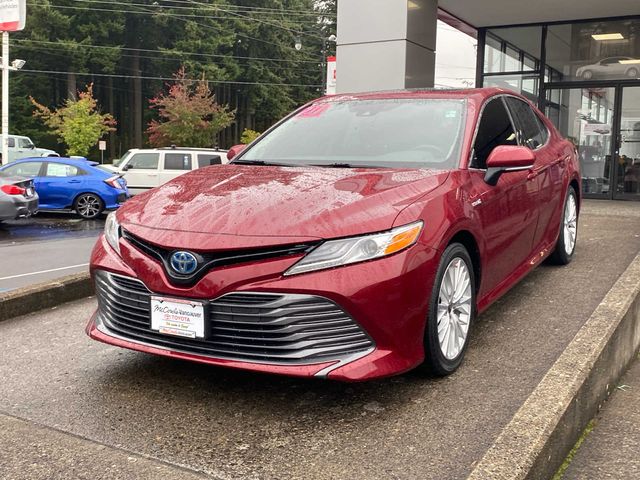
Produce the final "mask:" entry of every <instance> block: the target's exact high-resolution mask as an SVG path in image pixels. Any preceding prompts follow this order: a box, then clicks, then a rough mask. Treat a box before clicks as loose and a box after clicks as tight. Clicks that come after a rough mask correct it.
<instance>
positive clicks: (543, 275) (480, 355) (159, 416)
mask: <svg viewBox="0 0 640 480" xmlns="http://www.w3.org/2000/svg"><path fill="white" fill-rule="evenodd" d="M583 213H584V214H583V216H582V219H581V226H580V240H579V245H578V251H577V257H576V259H575V261H574V262H573V263H572V264H571V265H570V266H569V267H566V268H560V267H553V266H548V265H543V266H541V267H540V268H538V269H537V270H536V271H534V272H533V273H532V274H530V275H529V276H528V277H527V278H526V279H524V280H523V281H522V282H521V283H520V285H518V286H517V287H516V288H515V289H514V290H512V291H511V292H510V293H509V294H507V295H506V296H505V297H504V298H503V299H502V300H500V301H499V302H498V303H497V304H495V305H494V306H493V307H492V308H491V309H490V310H489V311H488V312H486V313H485V314H483V315H482V317H481V318H480V319H479V321H478V323H477V324H476V326H475V330H474V331H473V337H472V342H471V345H470V349H469V351H468V356H467V359H466V361H465V363H464V364H463V366H462V368H461V369H460V370H459V371H458V372H456V373H455V374H454V375H452V376H450V377H448V378H445V379H435V378H430V377H428V376H425V375H423V374H421V373H419V372H411V373H408V374H405V375H402V376H400V377H396V378H391V379H387V380H381V381H376V382H369V383H362V384H352V385H349V384H339V383H333V382H327V381H319V380H299V379H290V378H285V377H275V376H268V375H260V374H254V373H247V372H239V371H233V370H227V369H221V368H213V367H207V366H202V365H195V364H191V363H187V362H182V361H175V360H169V359H164V358H159V357H153V356H148V355H145V354H141V353H136V352H131V351H125V350H121V349H118V348H115V347H110V346H107V345H102V344H99V343H96V342H93V341H91V340H89V339H88V338H87V337H86V336H85V334H84V332H83V328H84V326H85V324H86V322H87V320H88V318H89V316H90V314H91V313H92V311H93V309H94V308H95V301H94V299H87V300H83V301H79V302H75V303H72V304H69V305H66V306H62V307H59V308H57V309H54V310H50V311H46V312H42V313H36V314H32V315H29V316H26V317H22V318H17V319H13V320H10V321H7V322H4V323H0V355H2V361H1V362H0V378H2V379H3V382H2V387H1V388H0V431H3V429H4V431H5V433H4V434H0V442H1V444H2V445H1V448H0V451H5V452H21V454H20V455H17V456H10V455H6V456H4V458H0V467H1V468H2V469H3V470H4V471H5V472H7V473H6V476H7V478H16V479H18V478H69V477H65V474H67V475H68V474H69V472H73V474H74V475H73V476H72V478H76V477H81V478H110V477H109V475H108V474H105V470H104V468H106V467H105V462H106V463H107V464H108V465H110V467H109V468H113V469H116V468H119V470H118V471H120V472H124V473H123V474H122V475H121V476H119V477H118V478H163V479H169V478H176V479H178V478H186V473H185V471H184V470H183V468H185V467H186V468H188V469H190V470H193V471H194V472H204V473H205V474H208V475H210V476H211V477H213V478H219V479H303V478H304V479H347V478H363V479H369V478H371V479H378V478H379V479H414V478H415V479H418V478H420V479H462V478H465V477H466V476H467V474H468V473H469V472H470V471H471V469H472V467H473V465H474V463H475V462H477V461H478V460H479V459H480V458H481V457H482V455H483V454H484V452H485V451H486V450H487V449H488V448H489V447H490V445H491V444H492V442H493V441H494V439H495V438H496V437H497V435H498V434H499V432H500V430H501V429H502V427H503V426H504V425H506V423H508V421H509V420H510V419H511V417H512V416H513V414H514V413H515V412H516V411H517V409H518V408H519V407H520V405H521V404H522V403H523V401H524V400H525V399H526V398H527V396H528V395H529V394H530V392H531V391H532V390H533V389H534V388H535V386H536V385H537V383H538V382H539V381H540V380H541V379H542V377H543V376H544V374H545V373H546V371H547V370H548V369H549V368H550V367H551V365H552V364H553V363H554V361H555V360H556V358H557V357H558V356H559V355H560V353H561V352H562V350H563V349H564V348H565V346H566V345H567V344H568V343H569V342H570V341H571V339H572V338H573V336H574V335H575V333H576V332H577V330H578V329H579V328H580V327H581V326H582V325H583V324H584V322H585V321H586V320H587V318H588V317H589V315H590V314H591V313H592V312H593V310H594V309H595V308H596V306H597V305H598V303H599V302H600V300H601V299H602V298H603V297H604V295H605V294H606V293H607V291H608V290H609V288H610V287H611V286H612V285H613V283H614V282H615V280H616V279H617V278H618V276H619V275H620V273H622V271H624V269H625V268H626V266H627V265H628V264H629V263H630V261H631V260H632V259H633V258H634V257H635V255H636V254H637V253H638V252H639V251H640V208H638V205H637V204H630V203H620V204H614V203H610V202H608V203H600V204H598V203H595V202H588V204H587V205H586V207H585V211H584V212H583ZM47 427H48V428H47ZM11 432H14V433H11ZM67 434H71V435H67ZM33 439H38V440H37V441H36V440H33ZM63 440H66V441H67V443H68V447H66V448H61V445H62V443H61V442H63ZM23 444H25V448H21V445H23ZM89 452H92V453H89ZM89 454H93V455H97V458H96V461H95V462H88V461H87V458H86V455H89ZM0 457H1V455H0ZM131 459H133V460H131ZM138 462H141V463H138ZM144 462H151V463H152V464H153V462H156V467H157V468H158V469H159V468H164V469H167V468H169V466H173V468H174V469H173V470H171V469H170V470H165V471H163V473H162V475H159V474H158V475H155V474H153V473H149V470H148V468H151V466H149V465H147V464H145V463H144ZM132 463H135V465H133V464H132ZM127 466H128V467H129V468H127ZM138 468H141V469H142V470H140V471H139V470H137V469H138ZM141 472H142V473H141ZM145 472H147V473H145ZM111 478H113V477H111Z"/></svg>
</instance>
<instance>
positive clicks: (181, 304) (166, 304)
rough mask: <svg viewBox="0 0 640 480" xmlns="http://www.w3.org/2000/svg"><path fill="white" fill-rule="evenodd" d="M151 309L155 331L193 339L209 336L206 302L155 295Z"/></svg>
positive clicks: (202, 338)
mask: <svg viewBox="0 0 640 480" xmlns="http://www.w3.org/2000/svg"><path fill="white" fill-rule="evenodd" d="M150 310H151V322H150V327H151V330H153V331H154V332H157V333H161V334H163V335H167V336H170V337H177V338H184V339H191V340H204V339H206V338H207V333H208V332H207V330H208V329H207V324H208V322H207V318H208V315H207V313H208V305H207V303H206V302H203V301H199V300H189V299H183V298H172V297H162V296H155V295H154V296H152V297H151V306H150Z"/></svg>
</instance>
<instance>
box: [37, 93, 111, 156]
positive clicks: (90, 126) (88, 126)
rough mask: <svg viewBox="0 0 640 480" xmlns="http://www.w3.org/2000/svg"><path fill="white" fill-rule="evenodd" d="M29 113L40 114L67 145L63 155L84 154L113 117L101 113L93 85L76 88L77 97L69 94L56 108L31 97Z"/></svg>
mask: <svg viewBox="0 0 640 480" xmlns="http://www.w3.org/2000/svg"><path fill="white" fill-rule="evenodd" d="M31 103H32V104H33V106H34V107H35V112H34V113H33V115H34V116H35V117H37V118H40V119H41V120H42V121H43V122H44V124H45V125H47V126H48V127H49V128H50V129H51V130H52V131H53V132H55V133H56V135H58V137H59V138H60V140H61V141H63V142H64V143H65V144H66V145H67V146H68V148H67V155H80V156H86V155H87V154H88V153H89V150H90V149H91V147H93V146H94V145H95V144H96V143H97V142H98V140H100V138H102V136H103V135H105V134H106V133H108V132H110V131H112V130H113V129H114V127H115V125H116V121H115V120H114V118H113V117H112V116H111V114H108V113H107V114H102V113H100V111H99V109H98V102H97V101H96V99H95V98H93V85H92V84H89V85H87V89H86V90H85V91H84V92H78V99H74V98H70V99H68V100H66V101H65V102H64V105H63V106H62V107H60V108H58V109H57V110H50V109H49V108H48V107H45V106H44V105H41V104H39V103H38V102H37V101H36V100H35V99H34V98H33V97H32V98H31Z"/></svg>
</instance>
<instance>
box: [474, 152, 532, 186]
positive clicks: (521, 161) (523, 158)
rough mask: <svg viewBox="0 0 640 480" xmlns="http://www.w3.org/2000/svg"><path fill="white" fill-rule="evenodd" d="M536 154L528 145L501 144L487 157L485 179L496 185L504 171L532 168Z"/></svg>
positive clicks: (519, 170)
mask: <svg viewBox="0 0 640 480" xmlns="http://www.w3.org/2000/svg"><path fill="white" fill-rule="evenodd" d="M535 162H536V156H535V155H534V153H533V152H532V151H531V149H529V148H527V147H520V146H512V145H500V146H498V147H496V148H494V149H493V151H492V152H491V154H490V155H489V158H488V159H487V173H486V174H485V176H484V181H485V182H487V183H488V184H489V185H491V186H493V187H495V186H496V185H497V184H498V180H500V177H501V176H502V174H503V173H509V172H521V171H523V170H530V169H531V168H533V164H534V163H535Z"/></svg>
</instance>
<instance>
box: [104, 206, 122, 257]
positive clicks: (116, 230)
mask: <svg viewBox="0 0 640 480" xmlns="http://www.w3.org/2000/svg"><path fill="white" fill-rule="evenodd" d="M104 238H106V239H107V243H108V244H109V245H111V248H113V249H114V250H115V251H116V252H118V255H120V224H119V223H118V221H117V220H116V212H111V213H110V214H109V215H107V221H106V222H105V224H104Z"/></svg>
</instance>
